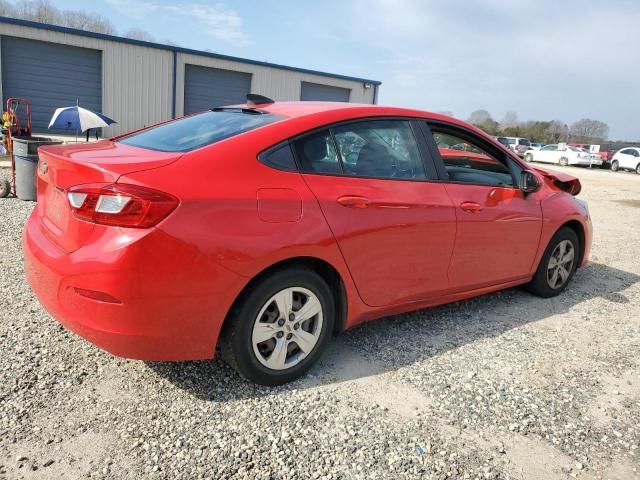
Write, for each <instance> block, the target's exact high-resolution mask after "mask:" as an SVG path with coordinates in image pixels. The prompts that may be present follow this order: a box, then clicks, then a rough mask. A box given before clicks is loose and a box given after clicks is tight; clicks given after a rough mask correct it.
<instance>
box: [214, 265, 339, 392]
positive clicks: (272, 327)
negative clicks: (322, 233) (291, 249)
mask: <svg viewBox="0 0 640 480" xmlns="http://www.w3.org/2000/svg"><path fill="white" fill-rule="evenodd" d="M334 312H335V308H334V300H333V296H332V294H331V290H330V289H329V287H328V286H327V284H326V282H325V281H324V280H323V279H322V277H320V276H319V275H318V274H317V273H315V272H314V271H312V270H308V269H304V268H292V269H287V270H282V271H279V272H276V273H274V274H272V275H270V276H268V277H266V278H264V279H263V280H261V281H259V283H258V284H257V285H255V286H254V287H253V288H251V290H250V291H249V293H248V294H246V295H245V296H244V297H243V298H242V299H241V301H240V302H239V305H238V306H237V307H236V308H235V309H234V311H233V312H232V314H231V315H230V318H228V319H227V322H226V323H225V327H224V329H223V332H222V335H221V342H220V348H221V350H222V355H223V357H224V359H225V360H226V361H227V362H228V363H229V364H230V365H231V366H232V367H233V368H234V369H235V370H236V371H237V372H238V373H240V374H241V375H242V376H243V377H245V378H247V379H248V380H251V381H252V382H255V383H258V384H261V385H269V386H273V385H280V384H283V383H286V382H290V381H292V380H294V379H296V378H298V377H300V376H301V375H303V374H304V373H305V372H306V371H307V370H309V368H311V366H312V365H313V364H314V363H315V362H316V361H317V360H318V358H320V356H321V354H322V352H323V350H324V349H325V348H326V346H327V343H328V341H329V337H330V335H331V332H332V331H333V325H334V316H335V313H334Z"/></svg>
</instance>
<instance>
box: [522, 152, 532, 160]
mask: <svg viewBox="0 0 640 480" xmlns="http://www.w3.org/2000/svg"><path fill="white" fill-rule="evenodd" d="M524 159H525V161H527V162H533V155H532V154H530V153H527V154H526V155H525V156H524Z"/></svg>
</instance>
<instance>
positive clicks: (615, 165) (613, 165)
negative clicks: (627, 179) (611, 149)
mask: <svg viewBox="0 0 640 480" xmlns="http://www.w3.org/2000/svg"><path fill="white" fill-rule="evenodd" d="M619 169H620V164H619V163H618V160H614V161H613V162H611V170H613V171H614V172H617V171H618V170H619Z"/></svg>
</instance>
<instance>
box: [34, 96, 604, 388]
mask: <svg viewBox="0 0 640 480" xmlns="http://www.w3.org/2000/svg"><path fill="white" fill-rule="evenodd" d="M252 98H253V100H254V102H253V103H252V102H249V103H248V104H247V105H243V106H239V107H238V106H236V107H224V108H215V109H213V110H210V111H206V112H202V113H199V114H195V115H191V116H188V117H185V118H182V119H179V120H175V121H171V122H168V123H163V124H160V125H156V126H152V127H150V128H146V129H143V130H140V131H136V132H133V133H130V134H125V135H122V136H119V137H116V138H112V139H109V140H103V141H100V142H97V143H92V144H83V145H61V146H47V147H43V148H41V149H40V151H39V154H40V163H39V166H38V173H37V182H38V204H37V207H36V209H35V210H34V212H33V214H32V215H31V217H30V218H29V221H28V223H27V225H26V228H25V232H24V251H25V268H26V274H27V278H28V280H29V283H30V284H31V287H32V288H33V290H34V291H35V293H36V295H37V296H38V298H39V299H40V301H41V302H42V304H43V305H44V306H45V308H46V309H47V310H48V311H49V312H50V313H51V314H52V315H53V316H54V317H55V318H56V319H57V320H58V321H59V322H60V323H62V324H63V325H65V326H66V327H67V328H69V329H71V330H73V331H74V332H76V333H78V334H79V335H81V336H83V337H84V338H86V339H88V340H89V341H91V342H93V343H95V344H96V345H98V346H100V347H101V348H104V349H105V350H107V351H109V352H112V353H113V354H115V355H120V356H123V357H129V358H136V359H144V360H195V359H208V358H212V357H213V356H214V354H215V351H216V346H217V345H219V346H220V349H221V351H222V354H223V355H224V357H225V358H226V359H227V360H228V361H229V363H230V364H231V365H233V366H234V367H235V368H236V369H237V370H238V372H240V373H241V374H242V375H244V376H245V377H246V378H248V379H250V380H252V381H254V382H258V383H262V384H266V385H275V384H280V383H284V382H287V381H290V380H292V379H294V378H296V377H298V376H300V375H301V374H303V373H304V372H305V371H306V370H308V369H309V368H310V367H311V365H312V364H313V363H314V362H315V361H316V360H317V359H318V358H319V356H320V355H321V354H322V352H323V350H324V349H325V347H326V346H327V343H328V342H329V340H330V338H331V336H332V335H335V334H338V333H339V332H342V331H343V330H345V329H347V328H350V327H352V326H354V325H356V324H359V323H361V322H365V321H369V320H372V319H374V318H378V317H382V316H385V315H390V314H397V313H400V312H405V311H410V310H416V309H420V308H425V307H429V306H433V305H439V304H444V303H448V302H453V301H456V300H460V299H464V298H469V297H473V296H476V295H481V294H484V293H488V292H493V291H496V290H500V289H503V288H507V287H512V286H515V285H526V287H527V288H528V289H529V290H530V291H532V292H534V293H536V294H538V295H540V296H543V297H551V296H554V295H557V294H559V293H560V292H561V291H562V290H564V288H565V287H566V286H567V285H568V283H569V282H570V280H571V278H572V276H573V274H574V272H575V271H576V268H578V267H580V266H583V265H584V264H585V263H586V262H587V259H588V256H589V249H590V245H591V235H592V234H591V231H592V228H591V222H590V219H589V212H588V208H587V204H586V202H584V201H582V200H580V199H577V198H575V195H577V194H578V193H579V191H580V183H579V181H578V180H577V179H576V178H574V177H572V176H570V175H567V174H564V173H556V172H552V171H549V170H545V169H542V168H538V167H532V166H531V165H527V164H525V163H523V162H522V161H521V160H519V159H518V158H517V157H516V156H515V154H513V153H512V152H510V151H509V150H507V149H505V148H504V147H503V146H502V145H500V144H499V143H497V142H496V141H494V140H493V139H492V138H491V137H489V136H487V135H485V134H484V133H482V132H481V131H479V130H478V129H476V128H474V127H472V126H471V125H468V124H466V123H464V122H461V121H459V120H456V119H454V118H450V117H446V116H442V115H437V114H433V113H427V112H423V111H418V110H410V109H403V108H391V107H379V106H373V105H354V104H343V103H313V102H304V103H302V102H291V103H286V102H283V103H280V102H270V101H268V99H264V98H263V99H258V100H256V98H255V97H252ZM256 101H257V103H255V102H256ZM461 144H463V145H465V148H464V149H463V150H460V149H459V145H461ZM452 147H455V148H452Z"/></svg>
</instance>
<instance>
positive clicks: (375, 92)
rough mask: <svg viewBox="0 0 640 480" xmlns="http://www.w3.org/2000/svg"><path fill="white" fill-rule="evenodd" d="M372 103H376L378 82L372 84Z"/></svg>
mask: <svg viewBox="0 0 640 480" xmlns="http://www.w3.org/2000/svg"><path fill="white" fill-rule="evenodd" d="M373 104H374V105H377V104H378V84H376V83H374V84H373Z"/></svg>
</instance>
